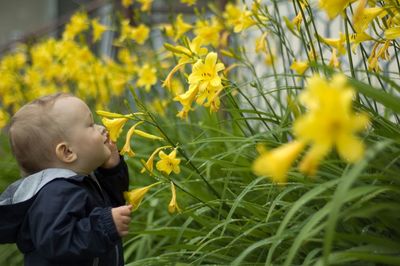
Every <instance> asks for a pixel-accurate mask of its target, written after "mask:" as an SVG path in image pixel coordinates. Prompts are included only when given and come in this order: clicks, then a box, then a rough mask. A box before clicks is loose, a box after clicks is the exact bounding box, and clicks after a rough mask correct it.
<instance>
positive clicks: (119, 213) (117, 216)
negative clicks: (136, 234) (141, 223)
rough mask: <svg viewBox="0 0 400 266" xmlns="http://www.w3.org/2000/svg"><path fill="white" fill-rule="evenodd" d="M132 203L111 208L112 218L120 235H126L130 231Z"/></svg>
mask: <svg viewBox="0 0 400 266" xmlns="http://www.w3.org/2000/svg"><path fill="white" fill-rule="evenodd" d="M131 211H132V205H125V206H121V207H117V208H112V209H111V214H112V218H113V220H114V224H115V227H116V228H117V231H118V234H119V236H121V237H122V236H126V235H127V234H128V233H129V223H130V222H131Z"/></svg>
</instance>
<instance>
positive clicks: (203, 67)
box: [176, 52, 225, 111]
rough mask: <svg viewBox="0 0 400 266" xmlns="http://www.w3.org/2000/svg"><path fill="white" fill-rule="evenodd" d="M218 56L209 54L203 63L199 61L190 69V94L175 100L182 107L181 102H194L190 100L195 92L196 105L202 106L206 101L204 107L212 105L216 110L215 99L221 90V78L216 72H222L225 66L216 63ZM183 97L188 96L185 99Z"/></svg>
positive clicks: (216, 103) (216, 100) (217, 100)
mask: <svg viewBox="0 0 400 266" xmlns="http://www.w3.org/2000/svg"><path fill="white" fill-rule="evenodd" d="M217 59H218V56H217V54H216V53H214V52H212V53H209V54H208V55H207V56H206V58H205V60H204V63H203V60H201V59H199V60H198V61H197V62H196V63H195V64H194V65H193V68H192V73H191V74H190V75H189V77H188V81H189V91H190V93H188V92H189V91H188V92H187V93H185V94H184V95H182V96H183V97H180V96H177V97H176V99H177V100H179V101H180V102H181V103H182V104H183V105H185V104H184V101H183V100H190V104H191V101H193V100H194V98H192V97H193V96H195V95H193V94H192V92H196V94H198V95H197V101H196V102H197V103H198V104H203V102H204V101H205V100H206V99H207V102H206V103H205V104H204V106H206V107H208V106H210V105H212V106H213V107H214V108H213V109H212V110H213V111H215V109H218V107H219V99H216V97H217V95H218V94H219V92H220V91H221V89H222V84H221V77H220V76H219V74H218V72H220V71H222V70H223V69H224V68H225V66H224V64H223V63H217ZM184 96H188V98H186V99H185V97H184Z"/></svg>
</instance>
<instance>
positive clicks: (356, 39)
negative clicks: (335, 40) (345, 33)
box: [349, 32, 373, 52]
mask: <svg viewBox="0 0 400 266" xmlns="http://www.w3.org/2000/svg"><path fill="white" fill-rule="evenodd" d="M349 39H350V42H351V43H352V45H351V51H353V52H355V50H356V48H357V46H358V45H359V44H360V43H362V42H365V41H370V40H373V38H372V37H371V36H370V35H368V34H367V33H365V32H361V33H353V34H351V35H350V36H349Z"/></svg>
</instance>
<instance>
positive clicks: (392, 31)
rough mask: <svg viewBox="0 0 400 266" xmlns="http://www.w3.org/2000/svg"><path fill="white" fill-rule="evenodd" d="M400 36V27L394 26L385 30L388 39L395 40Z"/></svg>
mask: <svg viewBox="0 0 400 266" xmlns="http://www.w3.org/2000/svg"><path fill="white" fill-rule="evenodd" d="M399 37H400V27H393V28H389V29H387V30H385V38H386V39H387V40H394V39H396V38H399Z"/></svg>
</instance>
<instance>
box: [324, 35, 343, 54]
mask: <svg viewBox="0 0 400 266" xmlns="http://www.w3.org/2000/svg"><path fill="white" fill-rule="evenodd" d="M339 35H340V37H339V38H324V37H322V36H320V35H317V38H318V39H319V40H320V41H321V42H323V43H325V44H326V45H329V46H331V47H332V48H335V49H337V50H338V52H339V54H341V55H342V54H345V53H346V47H345V46H344V44H345V42H346V35H344V34H343V33H341V32H340V34H339Z"/></svg>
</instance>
